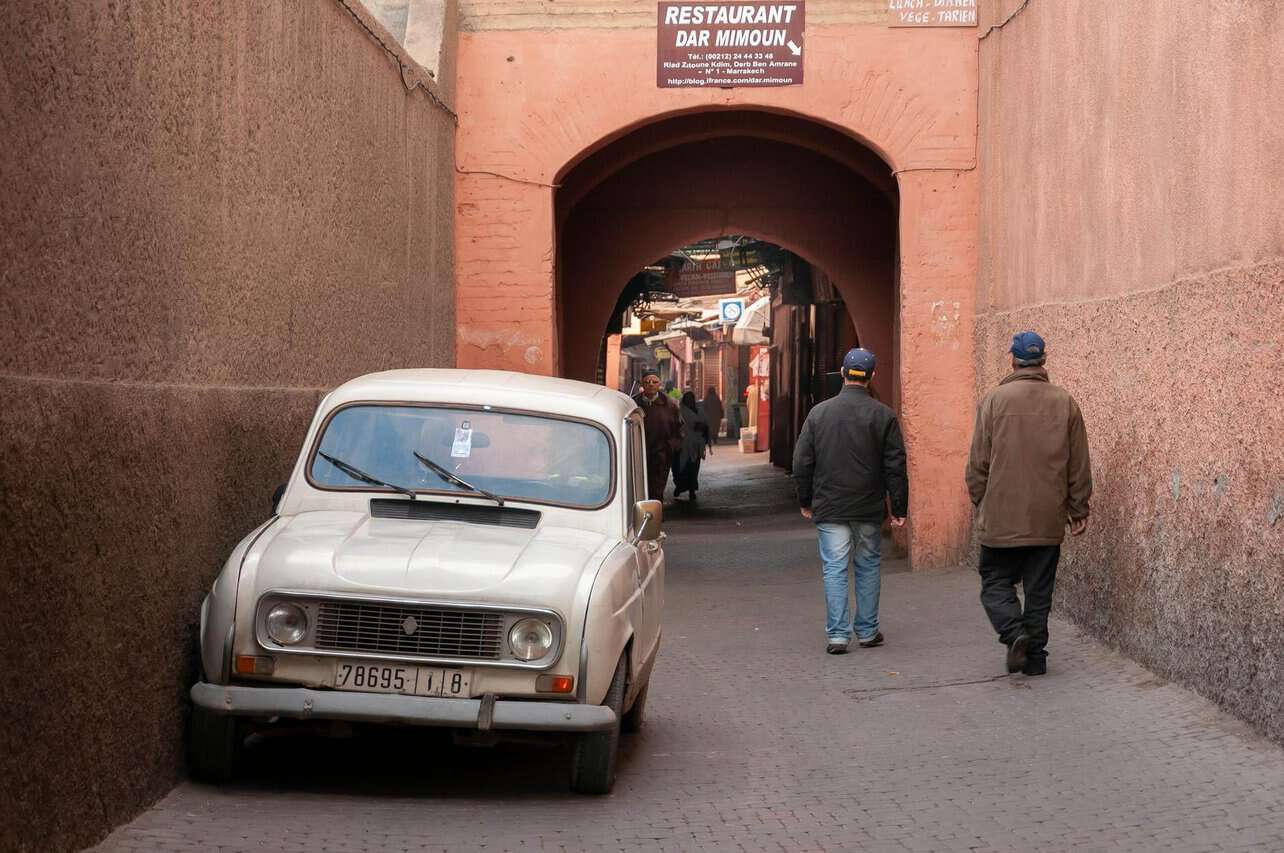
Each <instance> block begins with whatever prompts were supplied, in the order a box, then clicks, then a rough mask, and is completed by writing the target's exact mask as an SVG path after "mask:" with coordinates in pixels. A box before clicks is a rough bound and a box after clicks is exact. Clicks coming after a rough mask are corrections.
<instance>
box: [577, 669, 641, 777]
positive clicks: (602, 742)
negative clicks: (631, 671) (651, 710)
mask: <svg viewBox="0 0 1284 853" xmlns="http://www.w3.org/2000/svg"><path fill="white" fill-rule="evenodd" d="M627 659H628V657H627V655H621V656H620V662H619V663H617V664H616V665H615V675H614V676H613V677H612V678H611V686H610V688H609V689H608V690H607V691H606V699H605V700H604V701H603V702H602V704H603V705H605V706H606V707H608V708H610V709H611V710H612V711H614V712H615V725H613V726H611V728H609V729H607V730H606V731H602V732H588V733H586V734H582V735H577V736H576V738H575V745H574V747H573V748H572V752H571V790H572V791H574V792H576V793H577V794H609V793H611V787H612V786H613V785H614V784H615V764H616V758H617V756H618V755H619V751H620V718H621V716H622V712H623V710H624V679H625V661H626V660H627Z"/></svg>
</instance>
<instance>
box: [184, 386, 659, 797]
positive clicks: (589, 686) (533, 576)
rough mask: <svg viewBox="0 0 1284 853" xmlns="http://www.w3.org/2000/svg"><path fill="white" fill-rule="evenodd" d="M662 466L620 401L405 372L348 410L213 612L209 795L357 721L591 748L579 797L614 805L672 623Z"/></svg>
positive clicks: (595, 393) (200, 741)
mask: <svg viewBox="0 0 1284 853" xmlns="http://www.w3.org/2000/svg"><path fill="white" fill-rule="evenodd" d="M645 459H646V453H645V446H644V438H643V429H642V413H641V411H640V410H639V409H638V408H637V407H636V406H635V404H634V402H633V400H631V399H630V398H629V397H627V396H625V395H623V394H620V393H619V392H617V391H613V390H609V389H607V388H603V387H601V386H598V385H591V384H588V383H583V382H573V381H570V380H563V379H552V378H548V377H540V376H529V375H525V374H518V373H507V372H499V371H463V370H396V371H390V372H386V373H376V374H371V375H369V376H363V377H361V378H359V379H354V380H352V381H351V382H348V383H347V384H345V385H342V386H341V387H339V388H337V389H335V390H334V391H332V392H331V393H330V394H328V395H327V396H326V397H325V399H323V400H322V401H321V404H320V405H319V406H318V408H317V412H316V416H315V417H314V419H313V422H312V425H311V427H310V429H309V430H308V434H307V439H306V441H305V443H304V446H303V450H302V452H301V453H300V454H299V457H298V460H297V462H296V463H295V466H294V471H293V474H292V475H291V477H290V479H289V482H288V483H287V484H286V485H285V488H284V490H283V491H281V492H280V493H279V494H278V496H277V498H276V500H275V501H274V514H273V516H272V517H271V518H270V519H268V520H267V521H266V522H264V523H263V524H262V525H261V526H260V527H259V528H258V529H256V530H254V531H253V532H252V533H250V534H249V535H248V536H246V537H245V538H244V539H243V540H242V541H241V542H240V544H238V545H237V546H236V548H235V549H234V550H233V551H232V554H231V556H230V557H229V558H228V560H227V563H226V565H225V566H224V567H223V570H222V572H221V573H220V574H219V575H218V577H217V579H216V580H215V581H214V585H213V589H212V590H211V591H210V593H209V595H208V596H207V597H206V599H205V602H204V604H203V606H202V608H201V629H200V630H201V664H202V675H203V677H202V680H201V681H200V682H199V683H197V684H196V685H195V686H194V687H193V688H192V691H191V696H192V700H193V703H194V708H193V716H192V742H191V745H192V750H191V765H192V770H193V772H194V774H195V775H197V776H199V777H202V778H206V779H211V780H221V779H226V778H228V777H229V776H230V775H231V774H232V773H233V771H234V769H235V766H236V763H237V760H238V757H239V755H240V753H241V750H242V748H243V745H244V740H245V737H246V735H247V733H248V732H249V731H251V730H252V729H253V728H255V727H263V726H273V725H278V726H279V725H284V724H289V723H290V722H291V721H298V720H309V721H317V720H323V721H324V720H336V721H351V722H362V723H387V724H404V725H415V726H440V727H446V728H450V729H455V730H465V731H467V730H473V731H478V732H482V733H492V734H493V735H501V736H502V735H504V734H508V733H516V732H522V733H530V732H536V733H548V734H552V735H556V736H559V737H560V736H569V738H570V745H571V749H572V756H571V762H570V764H571V780H570V781H571V787H572V788H573V789H574V790H576V791H580V792H584V793H597V794H601V793H606V792H608V791H610V789H611V786H612V784H613V782H614V780H615V767H616V753H617V746H618V742H619V737H620V732H621V730H624V731H636V730H637V729H638V728H639V727H640V726H641V725H642V717H643V713H644V709H645V707H646V698H647V686H648V684H649V682H650V677H651V670H652V667H653V666H654V664H655V658H656V653H657V650H658V649H659V643H660V630H661V614H662V612H663V609H664V550H663V548H662V539H663V534H662V533H661V532H660V527H661V520H662V507H661V504H660V502H659V501H652V500H646V471H645V464H646V462H645ZM476 737H477V736H474V738H476ZM485 737H486V738H487V739H490V737H491V735H486V736H485Z"/></svg>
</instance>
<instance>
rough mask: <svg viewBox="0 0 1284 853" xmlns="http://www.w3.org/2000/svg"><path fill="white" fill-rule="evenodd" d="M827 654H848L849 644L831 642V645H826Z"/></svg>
mask: <svg viewBox="0 0 1284 853" xmlns="http://www.w3.org/2000/svg"><path fill="white" fill-rule="evenodd" d="M825 654H827V655H845V654H847V644H846V643H830V644H829V645H827V646H825Z"/></svg>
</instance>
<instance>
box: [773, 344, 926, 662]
mask: <svg viewBox="0 0 1284 853" xmlns="http://www.w3.org/2000/svg"><path fill="white" fill-rule="evenodd" d="M873 378H874V354H873V353H872V352H869V351H868V350H864V349H854V350H852V351H851V352H849V353H847V356H846V357H845V358H844V359H843V380H844V381H843V390H842V391H840V392H839V394H838V396H837V397H834V398H832V399H829V400H826V401H825V402H823V403H821V404H820V405H818V406H816V407H815V408H813V409H812V410H811V412H810V413H809V414H808V415H807V420H806V421H805V422H804V423H803V428H802V434H801V435H799V436H798V444H797V446H796V447H795V448H794V470H793V475H794V482H795V484H796V485H797V487H798V503H799V504H800V505H801V507H802V514H803V517H804V518H809V519H811V520H812V521H814V522H815V523H816V530H817V532H818V533H819V535H820V560H821V563H822V564H823V566H824V583H825V614H826V618H825V636H826V637H827V638H828V645H827V646H826V648H825V651H827V652H828V653H829V654H831V655H841V654H843V653H845V652H846V651H847V646H848V644H849V643H850V642H851V638H852V632H853V630H854V631H855V633H856V641H857V643H859V644H860V645H861V646H863V647H865V648H871V647H873V646H877V645H880V644H881V643H882V642H883V634H882V632H881V631H879V630H878V597H879V592H880V591H881V587H882V580H881V573H880V565H881V555H882V550H881V549H882V533H883V519H884V518H885V517H886V515H887V499H888V498H889V497H890V498H891V503H892V525H893V526H895V527H900V526H902V525H904V524H905V514H906V512H907V511H908V504H909V478H908V476H907V475H906V473H905V442H904V440H903V439H902V438H901V428H900V425H899V424H898V423H897V420H896V413H895V412H893V411H892V410H891V409H890V408H888V407H887V406H885V405H883V404H882V403H880V402H878V401H877V400H874V399H873V398H872V397H870V394H869V382H870V380H871V379H873ZM853 561H854V562H855V567H856V570H855V575H856V615H855V620H854V622H853V618H852V612H851V606H850V603H849V588H850V575H849V571H848V568H849V563H851V562H853Z"/></svg>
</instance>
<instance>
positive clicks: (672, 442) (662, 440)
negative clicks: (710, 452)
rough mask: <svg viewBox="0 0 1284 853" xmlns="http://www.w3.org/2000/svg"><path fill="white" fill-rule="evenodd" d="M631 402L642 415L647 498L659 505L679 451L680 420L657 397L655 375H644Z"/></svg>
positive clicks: (673, 408)
mask: <svg viewBox="0 0 1284 853" xmlns="http://www.w3.org/2000/svg"><path fill="white" fill-rule="evenodd" d="M633 400H634V401H635V402H636V403H637V404H638V405H639V406H641V407H642V413H643V414H644V415H645V420H644V421H643V428H644V430H645V432H646V483H647V487H646V491H647V497H648V498H650V499H651V500H655V501H663V500H664V487H665V485H666V484H667V483H668V482H669V469H670V468H671V467H672V465H673V457H674V455H675V454H676V453H677V451H678V450H679V449H680V448H681V447H682V418H681V417H680V416H679V415H678V407H677V404H675V403H674V402H673V401H672V400H670V399H669V398H668V397H667V396H665V395H664V394H661V393H660V376H659V374H657V373H647V374H646V375H644V376H643V377H642V393H641V394H638V395H637V396H636V397H634V398H633Z"/></svg>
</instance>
